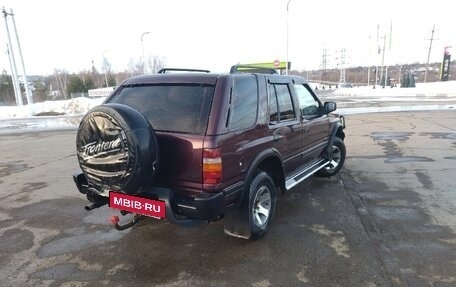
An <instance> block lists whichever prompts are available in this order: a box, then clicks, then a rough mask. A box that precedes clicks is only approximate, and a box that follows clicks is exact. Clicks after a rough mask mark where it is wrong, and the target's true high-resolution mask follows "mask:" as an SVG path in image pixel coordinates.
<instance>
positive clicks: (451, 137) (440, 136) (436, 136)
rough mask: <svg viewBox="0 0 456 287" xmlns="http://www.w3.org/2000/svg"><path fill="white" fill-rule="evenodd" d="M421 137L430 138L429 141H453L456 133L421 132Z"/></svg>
mask: <svg viewBox="0 0 456 287" xmlns="http://www.w3.org/2000/svg"><path fill="white" fill-rule="evenodd" d="M420 135H421V136H430V137H431V139H446V140H454V139H456V133H429V132H422V133H420Z"/></svg>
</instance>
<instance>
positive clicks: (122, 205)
mask: <svg viewBox="0 0 456 287" xmlns="http://www.w3.org/2000/svg"><path fill="white" fill-rule="evenodd" d="M109 207H111V208H115V209H120V210H125V211H129V212H133V213H138V214H142V215H145V216H150V217H155V218H166V203H165V202H164V201H160V200H153V199H148V198H143V197H138V196H133V195H127V194H123V193H117V192H114V191H111V192H109Z"/></svg>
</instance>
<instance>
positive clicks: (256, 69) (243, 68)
mask: <svg viewBox="0 0 456 287" xmlns="http://www.w3.org/2000/svg"><path fill="white" fill-rule="evenodd" d="M236 73H260V74H278V72H277V70H276V69H274V68H269V67H262V66H256V65H233V66H231V69H230V74H236Z"/></svg>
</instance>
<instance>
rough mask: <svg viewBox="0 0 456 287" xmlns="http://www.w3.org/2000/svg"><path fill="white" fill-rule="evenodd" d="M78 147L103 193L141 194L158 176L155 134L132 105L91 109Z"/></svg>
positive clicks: (81, 128) (84, 165) (88, 175)
mask: <svg viewBox="0 0 456 287" xmlns="http://www.w3.org/2000/svg"><path fill="white" fill-rule="evenodd" d="M76 149H77V157H78V161H79V166H80V167H81V170H82V171H83V173H84V175H85V176H86V178H87V181H88V182H89V184H90V185H91V186H93V187H95V188H96V189H97V190H98V191H99V192H105V191H106V190H107V189H109V190H116V191H121V192H125V193H129V194H137V193H140V192H141V189H142V188H143V187H144V186H145V185H147V184H149V183H150V182H151V181H152V180H153V178H154V176H155V169H156V167H157V163H158V143H157V139H156V137H155V133H154V131H153V129H152V126H151V125H150V123H149V122H148V121H147V120H146V119H145V118H144V116H143V115H142V114H141V113H140V112H138V111H137V110H135V109H133V108H131V107H129V106H126V105H121V104H104V105H100V106H97V107H95V108H93V109H91V110H90V111H89V112H88V113H87V114H86V115H85V116H84V118H83V119H82V121H81V123H80V124H79V129H78V132H77V136H76Z"/></svg>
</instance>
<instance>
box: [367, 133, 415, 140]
mask: <svg viewBox="0 0 456 287" xmlns="http://www.w3.org/2000/svg"><path fill="white" fill-rule="evenodd" d="M412 134H413V133H411V132H373V133H371V138H373V139H374V140H375V141H378V140H408V139H409V138H410V136H411V135H412Z"/></svg>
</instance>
